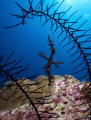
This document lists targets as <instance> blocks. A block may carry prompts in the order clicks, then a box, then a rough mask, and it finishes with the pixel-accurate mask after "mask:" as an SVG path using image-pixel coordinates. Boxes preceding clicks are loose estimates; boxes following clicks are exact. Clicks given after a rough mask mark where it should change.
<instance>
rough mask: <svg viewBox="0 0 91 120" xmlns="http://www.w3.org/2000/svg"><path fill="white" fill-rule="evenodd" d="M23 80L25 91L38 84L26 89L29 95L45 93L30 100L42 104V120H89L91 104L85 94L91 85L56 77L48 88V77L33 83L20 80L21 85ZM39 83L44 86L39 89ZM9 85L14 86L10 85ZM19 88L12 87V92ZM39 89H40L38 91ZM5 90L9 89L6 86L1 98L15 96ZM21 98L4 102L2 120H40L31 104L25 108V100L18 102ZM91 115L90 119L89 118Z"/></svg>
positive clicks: (70, 77) (0, 109)
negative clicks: (80, 119) (81, 119)
mask: <svg viewBox="0 0 91 120" xmlns="http://www.w3.org/2000/svg"><path fill="white" fill-rule="evenodd" d="M21 80H24V81H23V82H22V84H21V86H22V87H24V85H26V84H27V85H28V84H34V85H33V86H32V87H28V88H26V89H25V91H26V92H28V91H29V92H32V91H34V90H36V92H43V93H41V94H36V93H33V94H30V98H31V99H32V100H33V101H34V98H35V97H37V99H36V103H37V102H38V104H37V109H38V112H39V114H40V116H41V120H46V119H47V117H49V119H50V120H59V119H60V120H78V119H79V118H80V117H81V118H84V120H89V117H90V115H88V114H90V108H89V106H91V103H89V102H88V98H85V96H86V95H87V93H85V94H84V92H83V90H84V89H85V87H86V86H87V85H89V83H85V82H80V81H79V80H77V79H75V78H74V77H73V76H70V75H65V76H63V77H61V76H59V75H54V79H52V84H51V86H48V84H47V83H48V77H46V76H44V75H42V76H39V77H38V78H37V79H35V80H34V81H30V80H28V79H25V78H20V79H19V80H18V83H20V82H21ZM41 81H42V82H41ZM39 82H40V84H38V85H35V84H36V83H39ZM6 84H10V82H9V83H6ZM41 86H45V87H42V88H41ZM15 87H16V86H12V87H11V89H12V92H13V91H14V90H15ZM39 87H40V89H37V88H39ZM5 89H6V86H4V87H3V88H2V89H1V90H0V96H1V98H4V97H6V98H7V97H9V95H10V94H11V90H10V89H8V90H7V91H5ZM3 91H5V92H3ZM50 94H51V96H50ZM36 95H37V96H36ZM17 96H20V93H17V94H16V95H13V96H12V98H11V99H9V100H8V101H6V103H5V102H4V101H3V99H0V104H2V106H0V112H1V114H0V119H1V120H6V119H7V120H17V119H19V120H31V119H32V120H35V119H36V120H37V119H38V117H37V114H36V112H35V111H34V109H33V108H31V105H30V103H27V104H23V106H22V105H21V103H22V102H23V100H24V99H25V98H20V99H18V100H16V97H17ZM43 96H45V99H44V100H43V99H42V98H43ZM48 96H49V97H48ZM38 98H39V99H38ZM40 98H41V99H40ZM14 100H16V102H15V103H14V104H13V103H12V101H14ZM44 102H45V103H44ZM7 103H8V104H7ZM7 105H8V106H7ZM13 105H14V106H13ZM6 106H7V107H6ZM87 109H89V110H87ZM45 111H47V112H45ZM42 112H44V113H42ZM41 113H42V114H41ZM49 113H51V114H49ZM87 115H88V117H86V116H87ZM52 117H54V118H52ZM85 117H86V118H85Z"/></svg>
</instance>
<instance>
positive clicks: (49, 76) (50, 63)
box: [39, 36, 63, 86]
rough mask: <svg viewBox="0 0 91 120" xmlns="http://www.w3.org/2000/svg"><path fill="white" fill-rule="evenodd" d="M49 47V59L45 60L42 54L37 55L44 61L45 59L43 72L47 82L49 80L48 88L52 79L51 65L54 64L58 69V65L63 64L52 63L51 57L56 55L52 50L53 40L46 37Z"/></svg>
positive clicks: (53, 49)
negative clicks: (45, 74)
mask: <svg viewBox="0 0 91 120" xmlns="http://www.w3.org/2000/svg"><path fill="white" fill-rule="evenodd" d="M47 42H48V43H49V44H48V45H49V46H50V51H51V54H50V57H49V58H47V57H46V56H45V55H44V54H43V53H39V56H41V57H43V58H44V59H46V60H47V61H48V62H47V64H46V66H45V67H44V68H45V71H46V73H47V75H48V80H49V86H50V85H51V79H53V78H54V77H53V75H51V74H50V71H51V70H50V69H51V65H52V64H54V65H55V66H56V68H59V66H58V64H63V62H61V61H60V62H54V61H53V55H54V54H55V53H56V50H55V48H54V43H52V42H53V40H51V39H50V36H48V41H47Z"/></svg>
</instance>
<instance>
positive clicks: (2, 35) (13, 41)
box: [0, 0, 91, 80]
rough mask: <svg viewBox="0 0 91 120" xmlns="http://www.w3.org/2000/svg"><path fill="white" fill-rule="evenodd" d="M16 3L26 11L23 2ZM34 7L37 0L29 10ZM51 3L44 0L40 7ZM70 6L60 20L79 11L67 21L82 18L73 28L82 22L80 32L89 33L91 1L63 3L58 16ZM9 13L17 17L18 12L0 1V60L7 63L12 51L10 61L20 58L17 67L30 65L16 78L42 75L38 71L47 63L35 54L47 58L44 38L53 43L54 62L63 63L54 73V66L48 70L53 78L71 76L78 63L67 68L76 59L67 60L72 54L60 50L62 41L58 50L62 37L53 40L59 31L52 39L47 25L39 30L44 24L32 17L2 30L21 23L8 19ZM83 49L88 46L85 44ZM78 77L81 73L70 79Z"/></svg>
mask: <svg viewBox="0 0 91 120" xmlns="http://www.w3.org/2000/svg"><path fill="white" fill-rule="evenodd" d="M57 1H58V2H61V1H62V0H56V2H57ZM16 2H18V3H19V4H20V5H21V6H22V7H24V8H26V9H28V7H29V4H28V2H27V0H22V1H21V0H16ZM37 3H38V0H34V2H33V6H34V7H35V6H36V4H37ZM51 3H52V0H46V2H45V4H44V6H46V5H47V4H49V5H50V4H51ZM57 6H58V5H55V6H54V7H53V8H52V10H51V11H50V13H52V12H53V11H54V10H56V8H57ZM70 6H73V7H72V8H71V10H69V12H67V13H66V15H65V16H64V18H66V19H67V18H68V17H69V16H70V15H71V14H72V13H73V12H74V11H76V10H79V11H78V12H77V13H76V14H75V15H74V16H73V17H72V18H71V19H70V20H71V21H75V20H76V19H77V18H78V17H79V16H81V15H83V17H82V18H81V19H80V20H79V22H78V23H77V24H76V25H75V26H74V28H75V27H77V26H80V25H81V23H83V22H84V21H85V20H88V22H87V23H86V24H85V25H84V26H83V27H82V29H89V28H90V27H91V0H65V2H64V3H63V4H62V6H61V7H60V9H59V10H58V12H62V11H66V10H67V9H68V8H69V7H70ZM10 13H13V14H19V15H21V10H20V8H19V7H18V6H17V5H16V4H15V1H14V0H0V54H1V53H3V55H4V58H5V59H7V58H8V56H9V55H10V54H11V53H12V51H15V53H14V55H13V56H12V58H11V59H10V61H12V60H15V59H16V60H17V61H18V60H19V59H20V58H21V57H24V60H23V61H21V63H20V64H19V65H23V66H25V65H27V64H28V63H30V66H29V70H28V71H26V72H22V73H21V74H20V75H19V76H17V78H18V77H25V78H26V77H28V76H31V75H34V74H38V76H39V75H46V74H45V71H44V70H43V69H42V68H43V67H44V64H46V62H47V61H46V60H44V59H43V58H41V57H40V56H39V55H38V54H39V52H44V54H45V55H46V56H48V57H49V55H50V51H49V46H48V43H47V42H46V41H47V38H48V35H50V37H51V39H53V40H54V44H55V46H54V47H55V49H56V54H55V55H54V61H60V60H62V61H63V62H64V64H62V65H60V69H56V68H55V66H52V71H51V73H52V74H53V75H61V76H63V75H65V74H69V75H72V73H73V72H72V71H71V69H72V68H73V67H75V66H76V65H78V63H77V62H76V63H75V64H73V65H71V64H70V63H71V62H72V61H73V60H75V59H76V56H75V55H74V56H73V57H72V58H70V57H69V56H70V55H71V54H72V53H74V51H71V52H70V53H68V54H67V53H66V52H67V50H69V48H70V47H71V45H69V46H67V47H65V48H63V45H65V44H66V41H64V42H63V44H62V45H60V46H59V43H60V42H61V40H62V38H63V36H61V37H59V39H57V36H58V35H59V34H60V31H57V32H55V34H54V35H52V32H51V31H50V22H48V23H46V24H45V25H44V26H43V27H42V23H43V22H44V21H45V20H44V18H42V21H41V22H40V18H38V17H35V18H34V19H26V23H27V24H25V25H24V26H23V25H20V26H17V27H14V28H11V29H4V28H3V27H6V26H12V25H14V24H17V23H19V22H21V19H17V18H16V17H14V16H11V15H10ZM54 28H55V27H54ZM83 39H84V38H83ZM85 46H88V44H86V45H85ZM81 75H83V73H78V74H76V75H74V76H75V77H76V78H77V79H78V78H79V77H81ZM83 80H84V79H83Z"/></svg>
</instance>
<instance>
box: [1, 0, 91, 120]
mask: <svg viewBox="0 0 91 120" xmlns="http://www.w3.org/2000/svg"><path fill="white" fill-rule="evenodd" d="M64 2H65V0H63V1H62V2H61V3H60V4H59V5H58V7H57V8H56V10H54V11H53V12H52V13H51V12H50V11H51V10H52V8H53V7H54V6H55V5H57V4H58V2H56V0H53V2H52V4H51V5H50V6H49V5H47V6H46V7H44V4H45V0H39V2H38V3H37V5H36V7H35V8H34V7H33V4H32V3H33V0H28V3H29V7H28V9H27V10H26V9H25V8H23V7H22V6H21V5H20V4H18V3H17V2H15V3H16V4H17V6H18V7H19V8H20V9H21V11H22V15H15V14H11V15H12V16H15V17H16V18H20V19H21V20H22V21H21V22H19V23H17V24H15V25H13V26H9V27H4V28H13V27H16V26H19V25H24V24H26V23H25V20H26V18H27V19H34V18H36V17H39V18H40V22H41V20H42V18H44V22H43V24H42V26H43V25H45V24H47V23H48V22H50V30H51V31H52V33H53V34H54V33H55V32H57V31H58V30H60V34H58V36H57V38H60V37H61V36H64V37H62V39H61V41H60V43H59V45H61V44H62V43H63V42H65V41H66V42H65V43H66V44H65V45H64V46H63V48H64V47H66V46H69V45H70V44H71V47H70V48H69V50H68V51H67V53H69V52H70V51H74V50H75V52H73V53H72V54H71V55H70V57H72V56H74V55H75V56H76V55H77V58H76V59H75V60H73V62H72V63H71V64H73V63H75V62H77V61H79V60H80V63H79V64H78V65H76V66H75V67H74V68H73V69H72V70H75V71H76V72H74V73H73V74H76V73H79V72H84V71H85V74H83V76H82V77H81V78H79V79H83V78H84V79H86V82H88V81H89V84H88V85H86V87H84V89H83V90H82V91H87V94H86V96H84V98H87V99H88V100H89V102H91V97H89V96H90V94H91V58H90V56H91V53H90V49H91V45H90V43H91V34H89V33H90V32H91V28H89V29H88V30H83V29H81V27H82V26H83V25H84V24H85V23H86V22H87V20H86V21H85V22H83V23H82V24H80V26H79V27H77V28H74V27H73V26H74V25H77V23H78V21H79V20H80V19H81V18H82V16H80V17H78V18H77V19H76V20H75V21H74V22H73V21H72V22H71V21H70V18H71V17H72V16H73V15H75V14H76V13H77V11H75V12H73V13H72V14H71V15H70V16H69V17H68V18H66V19H64V18H63V17H64V15H66V14H67V12H68V11H69V10H70V9H71V7H72V6H71V7H69V9H67V10H66V11H62V12H58V10H59V8H60V7H61V5H62V4H63V3H64ZM83 38H84V39H83ZM48 40H49V42H50V44H51V45H52V42H51V41H50V39H48ZM86 43H89V46H88V47H85V46H84V44H86ZM51 48H52V46H51ZM52 49H53V48H52ZM53 50H54V49H53ZM53 50H52V53H51V54H52V55H53V52H54V51H53ZM88 51H89V52H88ZM40 56H41V57H43V58H45V59H47V60H49V58H46V56H44V54H43V53H40ZM51 60H52V57H51ZM2 61H3V55H1V57H0V62H2ZM7 61H8V60H7ZM7 61H6V62H5V64H4V65H2V64H0V71H1V72H0V77H4V76H5V79H4V82H5V81H7V80H9V79H12V81H13V82H15V84H16V85H17V87H19V89H20V90H21V91H22V92H23V93H24V94H25V96H27V94H26V93H25V92H24V90H23V89H22V88H21V86H19V84H18V83H17V81H15V77H14V75H15V76H17V74H19V73H20V72H22V71H25V70H26V67H25V68H24V69H22V70H20V71H18V72H17V73H12V74H11V75H10V72H11V71H12V70H13V69H18V68H20V67H21V66H20V67H18V68H17V67H16V64H17V63H16V64H15V65H14V66H13V67H12V68H10V69H8V70H5V71H4V70H3V69H4V67H5V66H6V65H9V64H12V63H14V62H15V61H13V62H10V63H7ZM20 61H21V60H20ZM49 63H50V62H48V64H47V65H46V73H47V75H48V76H50V71H49V72H48V69H49V70H50V67H51V65H49ZM51 64H53V61H52V63H51ZM54 64H56V65H57V63H54ZM80 67H81V69H80V70H78V69H79V68H80ZM11 86H12V84H11ZM8 87H10V86H8ZM82 91H81V92H82ZM15 92H16V91H15ZM27 98H28V99H29V100H30V103H31V104H32V105H33V107H34V104H33V103H32V102H31V99H30V98H29V97H28V96H27ZM34 108H35V111H36V113H37V115H38V118H39V119H41V118H40V115H39V114H38V111H37V110H36V107H34ZM90 109H91V108H90V106H89V108H88V109H87V110H85V111H88V110H90ZM76 112H79V111H76ZM86 118H88V116H86V117H84V118H81V119H86ZM90 119H91V117H90Z"/></svg>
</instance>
